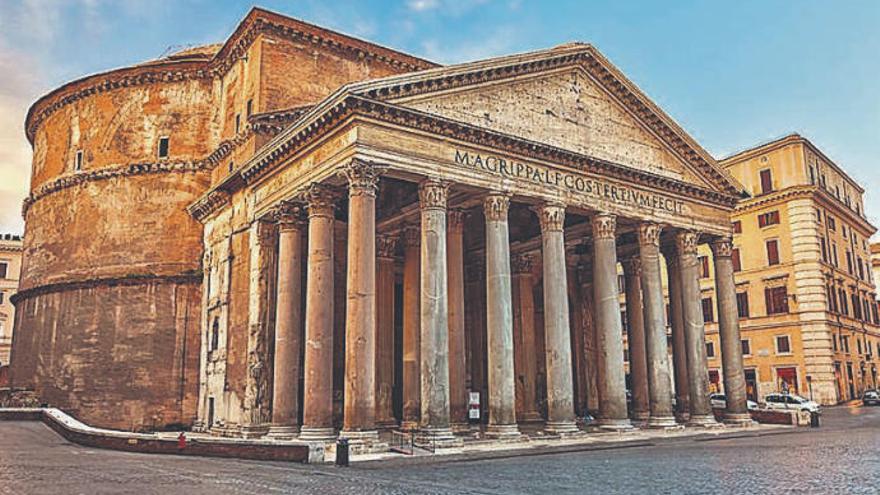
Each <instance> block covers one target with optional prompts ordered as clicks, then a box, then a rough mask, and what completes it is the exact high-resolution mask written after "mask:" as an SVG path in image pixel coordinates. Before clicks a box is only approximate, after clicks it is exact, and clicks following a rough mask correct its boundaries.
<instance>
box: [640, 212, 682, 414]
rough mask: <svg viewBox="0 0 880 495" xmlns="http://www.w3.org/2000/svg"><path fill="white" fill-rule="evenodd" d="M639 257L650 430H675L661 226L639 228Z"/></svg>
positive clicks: (649, 224) (653, 225)
mask: <svg viewBox="0 0 880 495" xmlns="http://www.w3.org/2000/svg"><path fill="white" fill-rule="evenodd" d="M639 257H640V258H641V260H642V304H643V305H644V308H645V350H646V356H647V363H648V393H649V399H650V409H651V417H650V418H649V419H648V426H650V427H655V428H665V427H670V426H675V416H674V415H673V411H672V379H671V378H670V376H669V352H668V350H667V346H666V305H665V304H664V303H663V277H662V274H661V273H660V226H659V225H657V224H654V223H644V224H642V225H641V226H640V227H639Z"/></svg>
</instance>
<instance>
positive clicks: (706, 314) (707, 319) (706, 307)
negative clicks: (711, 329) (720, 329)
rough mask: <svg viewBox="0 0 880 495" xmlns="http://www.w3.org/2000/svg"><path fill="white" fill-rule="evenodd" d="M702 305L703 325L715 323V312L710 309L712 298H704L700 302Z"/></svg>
mask: <svg viewBox="0 0 880 495" xmlns="http://www.w3.org/2000/svg"><path fill="white" fill-rule="evenodd" d="M702 304H703V323H712V322H713V321H715V311H714V310H713V308H712V298H711V297H705V298H703V301H702Z"/></svg>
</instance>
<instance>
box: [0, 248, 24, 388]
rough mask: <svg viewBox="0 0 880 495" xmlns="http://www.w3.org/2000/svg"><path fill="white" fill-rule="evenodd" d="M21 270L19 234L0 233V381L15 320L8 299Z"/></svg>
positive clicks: (15, 286)
mask: <svg viewBox="0 0 880 495" xmlns="http://www.w3.org/2000/svg"><path fill="white" fill-rule="evenodd" d="M20 271H21V236H18V235H13V234H3V235H0V382H2V380H3V378H2V377H3V376H5V374H6V372H5V369H6V367H7V366H8V365H9V354H10V350H11V349H12V327H13V323H14V322H15V306H14V305H13V304H12V302H11V301H10V300H9V298H10V296H12V294H14V293H15V292H16V290H17V289H18V275H19V273H20Z"/></svg>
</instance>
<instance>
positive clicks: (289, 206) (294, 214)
mask: <svg viewBox="0 0 880 495" xmlns="http://www.w3.org/2000/svg"><path fill="white" fill-rule="evenodd" d="M305 214H306V212H305V205H303V204H302V203H299V202H294V201H283V202H281V204H279V205H278V206H276V207H275V208H274V209H273V210H272V213H271V217H272V218H273V219H274V220H275V221H276V222H278V227H279V228H280V229H281V230H283V231H287V230H299V229H301V228H302V227H303V224H304V223H305Z"/></svg>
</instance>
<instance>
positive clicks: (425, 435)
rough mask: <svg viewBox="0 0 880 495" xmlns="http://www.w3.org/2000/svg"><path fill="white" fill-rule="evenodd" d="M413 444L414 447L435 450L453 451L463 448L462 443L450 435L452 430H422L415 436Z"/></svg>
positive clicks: (459, 439)
mask: <svg viewBox="0 0 880 495" xmlns="http://www.w3.org/2000/svg"><path fill="white" fill-rule="evenodd" d="M413 443H414V444H415V445H416V447H421V448H428V449H430V450H437V449H455V448H461V447H463V446H464V441H463V440H462V439H461V438H458V437H456V436H455V435H454V434H453V433H452V428H428V427H426V428H422V429H421V430H419V431H418V433H416V434H415V437H414V438H413Z"/></svg>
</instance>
